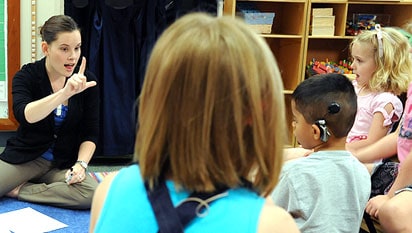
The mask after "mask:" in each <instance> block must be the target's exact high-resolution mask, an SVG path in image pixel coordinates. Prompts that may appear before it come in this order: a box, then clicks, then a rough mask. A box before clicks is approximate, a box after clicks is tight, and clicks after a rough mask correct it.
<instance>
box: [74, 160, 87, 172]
mask: <svg viewBox="0 0 412 233" xmlns="http://www.w3.org/2000/svg"><path fill="white" fill-rule="evenodd" d="M76 163H78V164H80V166H82V167H83V168H84V169H85V170H86V169H87V163H86V162H85V161H83V160H78V161H77V162H76Z"/></svg>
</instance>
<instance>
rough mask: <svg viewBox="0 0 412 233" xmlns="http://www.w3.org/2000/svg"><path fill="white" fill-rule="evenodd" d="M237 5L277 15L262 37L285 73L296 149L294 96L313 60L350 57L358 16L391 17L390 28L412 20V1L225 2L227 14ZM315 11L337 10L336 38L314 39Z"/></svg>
mask: <svg viewBox="0 0 412 233" xmlns="http://www.w3.org/2000/svg"><path fill="white" fill-rule="evenodd" d="M237 2H253V3H254V4H255V5H256V7H257V8H258V9H259V10H260V11H261V12H274V13H275V19H274V23H273V25H272V33H271V34H262V37H264V38H265V39H266V41H267V42H268V44H269V46H270V48H271V50H272V52H273V54H274V55H275V57H276V59H277V62H278V65H279V68H280V70H281V73H282V80H283V85H284V94H285V101H286V117H287V119H288V123H287V124H288V131H289V132H288V135H290V140H289V143H290V146H296V141H295V139H294V137H293V133H292V127H291V121H292V117H291V110H290V97H291V93H292V92H293V90H294V89H295V88H296V86H297V85H298V84H299V83H300V82H302V81H303V80H304V79H305V78H306V70H305V69H306V65H307V64H309V62H310V61H311V60H312V59H314V58H315V59H317V60H326V59H328V60H329V61H336V62H337V61H339V60H346V59H349V58H350V51H349V44H350V42H351V40H352V39H353V36H348V35H346V23H347V21H348V20H352V18H353V14H354V13H375V14H390V15H391V19H390V25H389V26H402V25H404V24H405V23H407V22H408V21H409V22H411V21H412V0H399V1H394V0H388V1H382V0H377V1H371V0H366V1H365V0H364V1H354V0H289V1H287V0H225V1H224V13H225V14H229V15H232V16H235V15H236V3H237ZM313 8H333V15H334V16H335V33H334V35H333V36H312V35H311V34H310V26H311V25H310V24H311V17H312V9H313Z"/></svg>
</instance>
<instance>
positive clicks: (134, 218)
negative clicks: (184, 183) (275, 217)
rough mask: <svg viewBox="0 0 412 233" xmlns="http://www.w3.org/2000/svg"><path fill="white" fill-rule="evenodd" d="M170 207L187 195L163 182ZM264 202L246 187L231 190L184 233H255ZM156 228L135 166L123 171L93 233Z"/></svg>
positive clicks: (153, 230)
mask: <svg viewBox="0 0 412 233" xmlns="http://www.w3.org/2000/svg"><path fill="white" fill-rule="evenodd" d="M166 185H167V188H168V189H169V192H170V196H171V200H172V202H173V205H175V206H176V205H178V204H179V203H180V202H182V201H183V200H184V199H186V198H187V197H188V196H189V193H188V192H186V191H184V190H179V191H178V192H177V191H176V189H175V186H174V183H173V182H172V181H167V182H166ZM264 203H265V199H264V198H263V197H260V196H259V195H258V194H256V193H255V192H253V191H251V190H249V189H246V188H237V189H230V190H229V191H228V195H227V196H225V197H222V198H219V199H217V200H215V201H213V202H212V203H211V204H210V209H209V210H208V212H207V214H206V215H205V216H203V217H197V218H195V219H194V220H193V221H192V222H190V223H189V225H188V226H187V227H186V228H185V232H188V233H191V232H196V233H199V232H222V231H224V232H226V233H232V232H233V233H235V232H236V233H239V232H245V233H246V232H256V231H257V227H258V222H259V216H260V212H261V210H262V208H263V205H264ZM157 231H158V226H157V222H156V218H155V215H154V213H153V211H152V207H151V205H150V202H149V199H148V198H147V194H146V189H145V187H144V182H143V180H142V178H141V175H140V169H139V166H138V165H131V166H128V167H126V168H122V169H121V170H120V171H119V173H118V174H117V175H116V177H115V178H114V179H113V182H112V184H111V186H110V189H109V191H108V193H107V197H106V201H105V203H104V206H103V208H102V211H101V213H100V217H99V219H98V221H97V223H96V226H95V232H96V233H104V232H110V233H112V232H145V233H150V232H153V233H156V232H157Z"/></svg>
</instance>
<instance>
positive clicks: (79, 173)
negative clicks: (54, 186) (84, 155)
mask: <svg viewBox="0 0 412 233" xmlns="http://www.w3.org/2000/svg"><path fill="white" fill-rule="evenodd" d="M85 179H86V169H84V168H83V167H82V166H81V165H80V164H79V163H75V164H74V165H73V167H71V169H69V170H68V171H67V172H66V183H67V184H75V183H80V182H82V181H83V180H85Z"/></svg>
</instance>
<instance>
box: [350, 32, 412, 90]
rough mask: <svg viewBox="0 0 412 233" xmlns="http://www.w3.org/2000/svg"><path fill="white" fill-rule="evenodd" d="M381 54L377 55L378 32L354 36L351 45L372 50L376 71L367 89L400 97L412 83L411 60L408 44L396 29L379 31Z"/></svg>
mask: <svg viewBox="0 0 412 233" xmlns="http://www.w3.org/2000/svg"><path fill="white" fill-rule="evenodd" d="M381 32H382V41H381V42H382V49H383V53H382V56H381V57H380V55H379V49H380V48H379V40H380V39H378V36H377V35H378V30H365V31H363V32H362V33H360V34H359V35H358V36H356V37H355V38H354V39H353V41H352V43H351V46H350V47H351V48H352V45H353V44H355V43H363V44H368V45H371V46H372V48H373V50H374V58H375V64H376V67H377V69H376V71H375V72H374V74H373V77H372V79H371V80H370V81H369V88H370V89H371V90H373V91H377V92H392V93H394V94H395V95H400V94H401V93H403V92H406V91H407V90H408V85H409V83H410V82H411V81H412V59H411V58H410V55H409V48H410V47H409V46H410V45H409V43H408V40H407V39H406V37H405V36H404V35H402V34H401V33H400V32H399V31H398V30H397V29H395V28H391V27H386V28H382V29H381Z"/></svg>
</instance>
